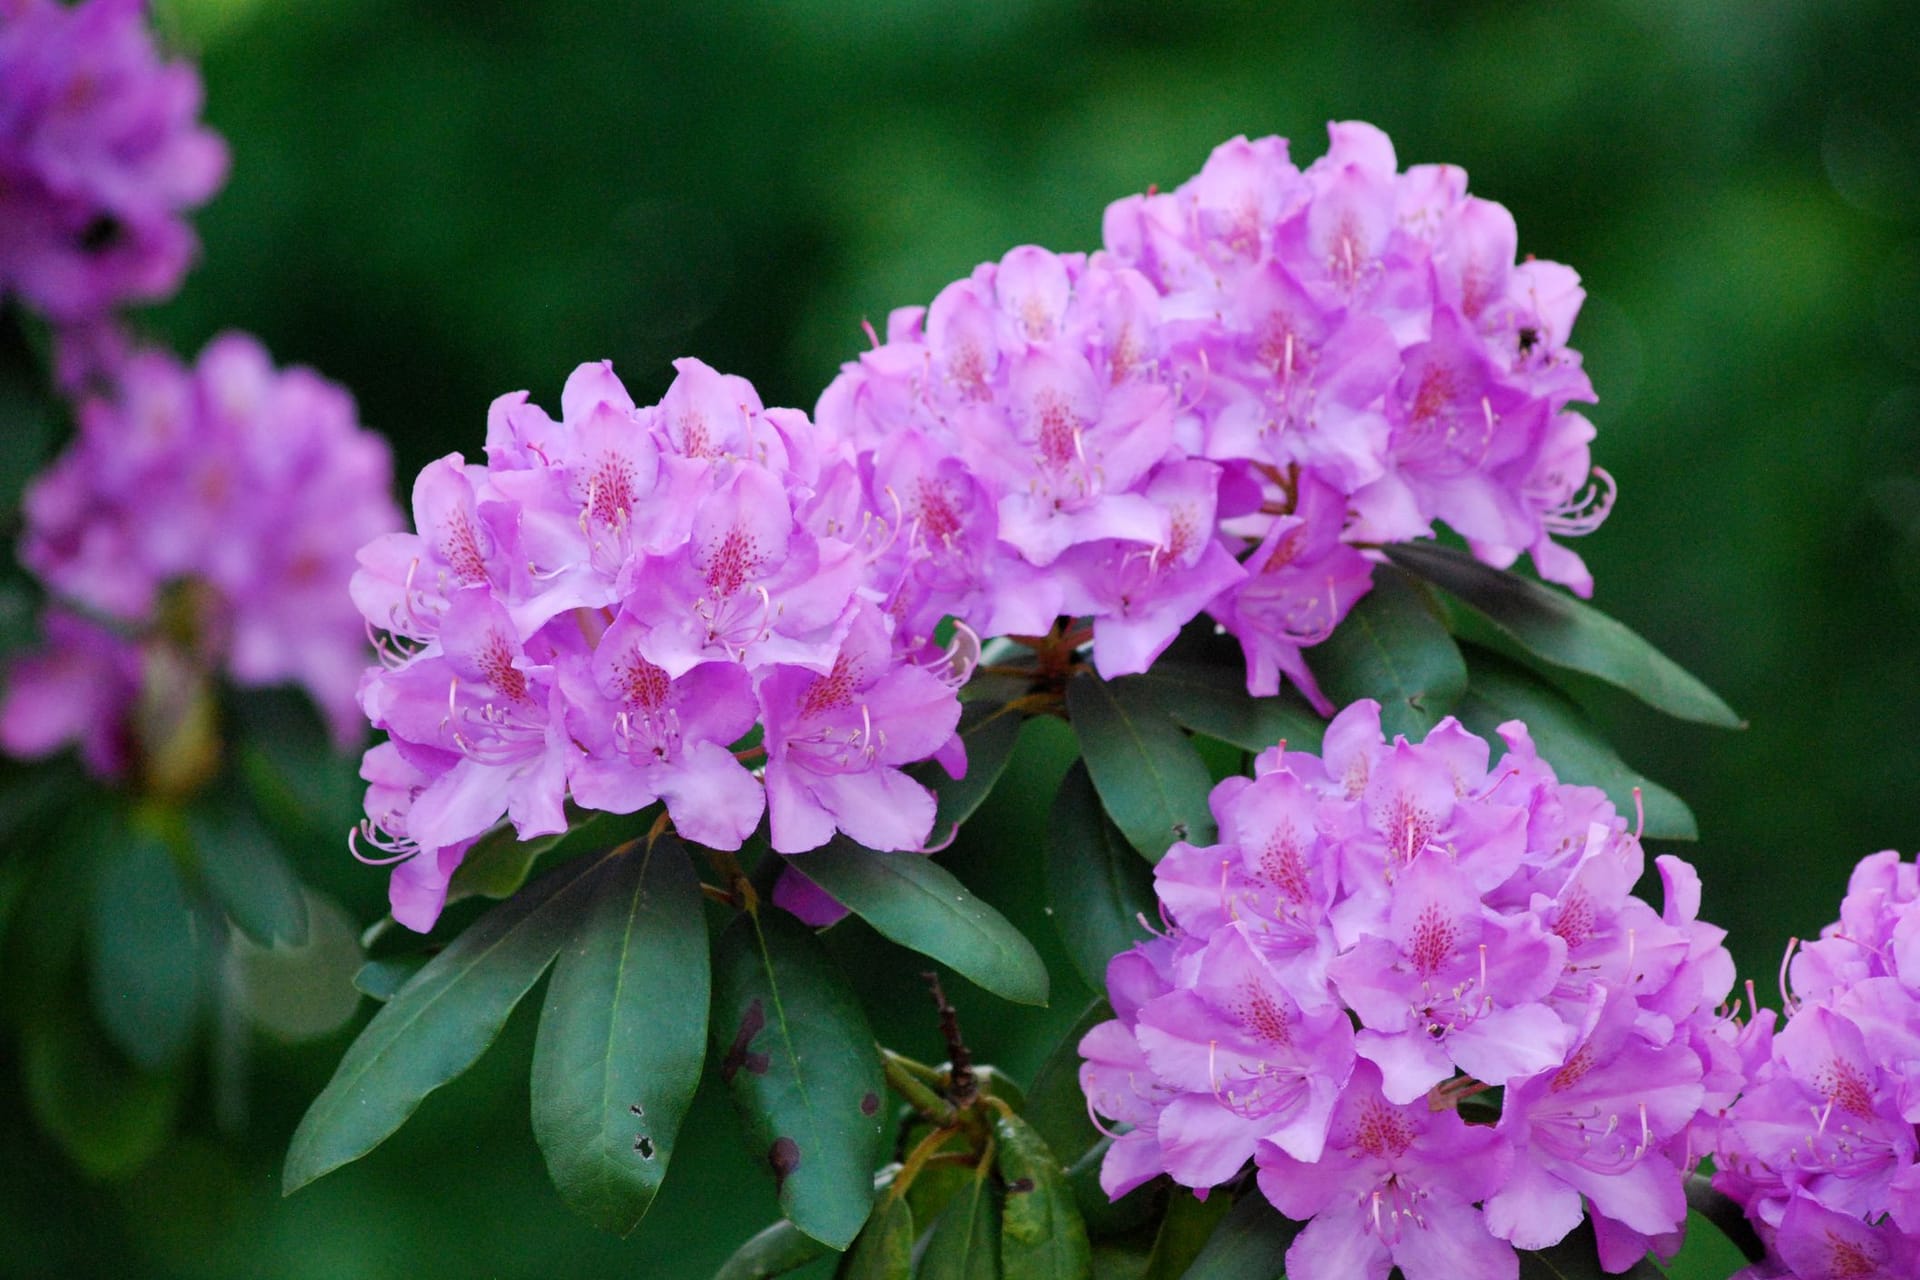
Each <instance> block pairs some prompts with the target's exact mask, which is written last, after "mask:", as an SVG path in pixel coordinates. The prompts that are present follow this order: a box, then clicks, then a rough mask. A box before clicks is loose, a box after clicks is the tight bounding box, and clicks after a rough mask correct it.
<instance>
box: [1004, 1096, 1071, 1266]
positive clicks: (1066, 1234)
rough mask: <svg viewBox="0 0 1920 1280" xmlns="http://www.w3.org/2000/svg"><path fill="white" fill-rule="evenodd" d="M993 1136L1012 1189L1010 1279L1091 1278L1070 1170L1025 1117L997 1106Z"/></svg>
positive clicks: (1007, 1224) (1007, 1245)
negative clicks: (1068, 1183) (1062, 1166)
mask: <svg viewBox="0 0 1920 1280" xmlns="http://www.w3.org/2000/svg"><path fill="white" fill-rule="evenodd" d="M993 1136H994V1140H995V1142H996V1143H997V1148H996V1150H997V1152H998V1157H997V1159H998V1163H999V1166H1000V1177H1001V1179H1002V1180H1003V1181H1004V1182H1005V1183H1006V1188H1007V1196H1006V1210H1005V1213H1004V1215H1003V1217H1002V1220H1001V1224H1000V1268H1001V1273H1002V1274H1003V1275H1004V1276H1005V1277H1006V1280H1089V1278H1090V1277H1091V1276H1092V1274H1093V1249H1092V1247H1091V1246H1090V1245H1089V1244H1088V1243H1087V1228H1086V1224H1085V1223H1084V1222H1082V1221H1081V1220H1080V1210H1079V1208H1078V1207H1077V1206H1076V1205H1075V1204H1074V1202H1073V1190H1072V1188H1070V1187H1069V1186H1068V1185H1067V1175H1066V1170H1064V1169H1062V1168H1061V1167H1060V1162H1059V1160H1057V1159H1055V1158H1054V1154H1053V1152H1052V1150H1050V1149H1049V1148H1048V1146H1047V1144H1046V1143H1045V1142H1043V1141H1041V1139H1040V1135H1039V1134H1037V1133H1035V1132H1034V1131H1033V1128H1032V1127H1031V1126H1030V1125H1028V1124H1027V1122H1026V1121H1024V1120H1022V1119H1021V1118H1020V1117H1019V1116H1016V1115H1013V1114H1011V1113H1009V1112H1003V1111H999V1110H997V1109H996V1111H995V1112H994V1117H993Z"/></svg>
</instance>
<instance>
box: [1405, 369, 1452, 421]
mask: <svg viewBox="0 0 1920 1280" xmlns="http://www.w3.org/2000/svg"><path fill="white" fill-rule="evenodd" d="M1453 398H1454V383H1453V371H1452V370H1450V369H1448V368H1446V367H1445V366H1444V365H1438V364H1433V365H1428V366H1427V368H1426V371H1425V372H1423V373H1422V374H1421V375H1420V385H1419V387H1418V388H1417V389H1416V390H1415V391H1414V393H1413V400H1412V402H1411V403H1410V404H1409V405H1408V406H1407V416H1408V417H1410V418H1412V419H1413V420H1414V421H1415V422H1421V423H1428V422H1432V421H1434V420H1435V419H1437V418H1439V417H1440V415H1442V414H1443V413H1445V412H1446V411H1447V406H1448V405H1450V404H1452V403H1453Z"/></svg>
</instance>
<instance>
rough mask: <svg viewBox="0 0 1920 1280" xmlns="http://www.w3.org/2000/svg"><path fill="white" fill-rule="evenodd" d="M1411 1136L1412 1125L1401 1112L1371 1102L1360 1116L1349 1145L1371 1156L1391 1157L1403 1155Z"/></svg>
mask: <svg viewBox="0 0 1920 1280" xmlns="http://www.w3.org/2000/svg"><path fill="white" fill-rule="evenodd" d="M1413 1138H1414V1133H1413V1126H1412V1125H1410V1124H1408V1123H1407V1118H1406V1117H1405V1116H1404V1115H1401V1114H1400V1112H1398V1111H1396V1110H1394V1109H1393V1108H1392V1107H1391V1106H1389V1105H1387V1104H1386V1103H1384V1102H1371V1103H1368V1104H1367V1108H1366V1110H1365V1111H1363V1112H1362V1113H1361V1115H1360V1123H1359V1126H1358V1128H1357V1129H1356V1130H1355V1131H1354V1135H1353V1145H1354V1146H1356V1147H1358V1148H1360V1149H1361V1150H1362V1151H1364V1152H1366V1153H1367V1154H1368V1155H1370V1156H1373V1157H1374V1158H1375V1159H1380V1160H1392V1159H1395V1158H1397V1157H1399V1156H1402V1155H1405V1154H1406V1151H1407V1148H1408V1147H1411V1146H1412V1145H1413Z"/></svg>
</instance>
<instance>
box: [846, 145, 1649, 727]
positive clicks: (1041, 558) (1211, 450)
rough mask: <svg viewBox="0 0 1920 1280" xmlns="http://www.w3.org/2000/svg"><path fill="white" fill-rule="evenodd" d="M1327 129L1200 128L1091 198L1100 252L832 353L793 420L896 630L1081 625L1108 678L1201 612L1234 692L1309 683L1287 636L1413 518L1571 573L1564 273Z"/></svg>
mask: <svg viewBox="0 0 1920 1280" xmlns="http://www.w3.org/2000/svg"><path fill="white" fill-rule="evenodd" d="M1330 133H1331V138H1332V146H1331V149H1330V150H1329V151H1328V152H1327V154H1326V155H1325V156H1323V157H1322V158H1321V159H1320V160H1318V161H1316V162H1315V163H1314V164H1312V165H1311V166H1310V167H1308V168H1307V169H1306V170H1304V171H1302V170H1300V169H1298V168H1296V167H1295V166H1294V165H1293V164H1292V163H1291V161H1290V160H1289V159H1288V156H1287V145H1286V142H1285V141H1284V140H1283V139H1279V138H1265V139H1262V140H1260V141H1257V142H1248V141H1246V140H1245V139H1244V138H1241V139H1235V140H1234V141H1232V142H1229V143H1226V144H1224V145H1223V146H1221V147H1220V148H1218V149H1217V150H1216V151H1215V152H1214V154H1213V156H1212V158H1211V159H1209V161H1208V162H1207V164H1206V166H1205V168H1204V169H1202V171H1201V172H1200V174H1199V175H1198V176H1196V177H1195V178H1193V179H1192V180H1191V181H1189V182H1188V183H1186V184H1185V185H1183V186H1182V187H1180V188H1179V189H1178V190H1176V191H1173V192H1171V193H1166V194H1150V195H1145V196H1136V197H1132V198H1129V199H1126V200H1122V201H1119V202H1118V203H1116V204H1114V205H1113V206H1112V207H1110V208H1109V209H1108V210H1107V214H1106V222H1105V228H1106V232H1105V239H1106V249H1105V251H1104V252H1102V253H1096V254H1094V255H1092V256H1091V257H1088V256H1084V255H1079V254H1067V255H1055V254H1052V253H1048V252H1046V251H1045V250H1042V249H1037V248H1033V247H1026V248H1020V249H1016V250H1014V251H1013V252H1012V253H1010V254H1008V255H1007V256H1006V257H1005V258H1003V259H1002V260H1001V261H1000V262H998V263H989V264H986V265H984V266H982V267H980V268H979V269H977V270H976V271H975V272H974V273H973V274H972V275H971V276H970V277H968V278H967V279H965V280H961V281H959V282H957V283H955V284H952V285H950V286H948V287H947V288H946V289H945V290H943V291H942V292H941V293H940V295H939V296H938V297H937V298H935V299H934V302H933V305H932V306H931V307H928V308H925V309H920V308H909V309H905V310H901V311H897V312H895V313H894V314H893V315H892V316H891V317H890V319H889V321H888V326H887V341H886V342H885V343H882V344H878V345H877V346H876V348H875V349H874V350H872V351H869V352H867V353H866V354H864V355H862V356H861V357H860V359H859V360H858V361H856V362H853V363H850V364H848V365H847V366H845V368H844V370H843V372H842V373H841V375H840V377H839V378H838V379H837V380H836V381H835V382H834V384H833V385H832V386H830V387H829V388H828V389H827V391H826V393H825V394H824V395H823V396H822V398H821V401H820V404H819V407H818V409H817V410H816V416H817V417H818V418H819V420H820V422H821V423H822V425H823V426H825V427H827V428H828V429H829V430H831V431H833V432H834V433H836V434H837V435H839V436H841V437H843V438H845V439H848V440H851V441H853V442H854V443H855V444H856V446H857V447H859V448H861V449H863V450H870V451H871V452H872V454H873V458H874V463H873V466H872V468H871V470H870V471H869V472H868V473H867V475H866V480H867V483H868V485H869V487H870V492H869V495H868V499H869V501H870V503H871V504H872V505H873V506H874V508H875V509H876V510H880V511H886V510H888V509H889V508H891V509H893V510H896V511H897V512H898V513H899V519H900V522H901V524H902V526H903V528H904V530H905V531H906V533H905V535H904V536H903V537H902V538H901V539H900V540H899V541H898V542H897V543H896V545H895V547H894V548H893V553H892V554H893V559H894V562H895V572H896V579H897V581H898V584H899V586H898V590H899V593H900V602H899V604H898V605H897V609H898V611H899V612H900V613H901V615H902V616H903V617H905V618H907V619H910V620H911V621H910V624H909V625H910V626H912V627H914V628H915V629H918V630H923V631H924V630H926V629H927V627H928V626H929V624H930V620H931V619H934V618H937V616H938V615H939V612H940V610H941V609H942V608H943V607H944V608H945V609H946V611H948V612H951V613H953V614H955V615H956V616H959V617H961V618H964V619H965V620H967V621H968V622H969V623H970V624H972V625H973V626H974V627H975V628H976V629H978V630H979V631H980V632H981V633H982V634H1000V633H1006V632H1026V631H1038V630H1044V628H1045V626H1046V625H1047V624H1048V623H1050V621H1051V619H1052V618H1053V617H1054V616H1055V615H1057V614H1062V613H1069V614H1074V615H1078V616H1085V617H1090V618H1092V619H1093V620H1094V622H1095V628H1094V655H1095V660H1096V662H1097V664H1098V665H1099V668H1100V670H1101V672H1102V674H1104V675H1108V676H1114V675H1122V674H1128V673H1133V672H1139V671H1142V670H1145V669H1146V667H1147V666H1148V665H1149V664H1150V663H1151V662H1152V661H1153V659H1154V658H1155V657H1156V656H1158V654H1159V653H1160V651H1161V650H1162V649H1164V648H1165V647H1166V645H1167V644H1168V643H1169V642H1170V641H1171V640H1172V638H1173V636H1174V634H1175V633H1176V632H1177V631H1178V630H1179V628H1180V626H1181V625H1182V624H1184V623H1185V622H1187V621H1189V620H1190V619H1192V618H1194V617H1195V616H1197V615H1198V614H1199V613H1200V612H1201V611H1202V610H1205V611H1208V612H1210V613H1212V615H1213V616H1214V617H1215V618H1216V619H1217V620H1218V621H1219V622H1220V623H1221V624H1222V625H1223V626H1225V627H1226V628H1227V629H1228V630H1229V631H1231V632H1233V633H1234V634H1235V635H1236V636H1237V637H1238V638H1239V640H1240V642H1241V645H1242V647H1243V648H1244V650H1245V652H1246V655H1247V662H1248V687H1249V689H1250V690H1251V691H1253V692H1254V693H1260V694H1264V693H1272V692H1275V691H1276V690H1277V688H1278V684H1279V679H1280V677H1281V676H1282V675H1285V676H1287V677H1288V678H1289V679H1291V680H1292V681H1294V682H1295V683H1296V684H1298V685H1299V686H1301V687H1302V688H1303V689H1304V690H1305V691H1307V692H1308V694H1309V696H1312V697H1315V698H1316V699H1317V698H1318V695H1317V693H1316V691H1315V690H1314V687H1313V683H1312V679H1311V676H1310V675H1309V673H1308V672H1307V669H1306V667H1305V664H1304V663H1303V662H1302V660H1301V658H1300V650H1301V649H1302V648H1303V647H1305V646H1307V645H1311V644H1313V643H1316V642H1317V641H1318V640H1319V639H1321V638H1324V637H1325V636H1326V635H1327V634H1328V633H1329V632H1330V631H1331V630H1332V629H1333V627H1334V626H1335V625H1336V624H1337V623H1338V622H1339V621H1340V619H1341V618H1342V617H1344V616H1345V614H1346V611H1347V610H1348V609H1349V608H1351V607H1352V605H1353V603H1354V602H1355V601H1356V600H1357V599H1358V598H1359V597H1360V596H1361V595H1363V594H1364V593H1365V592H1366V590H1367V588H1368V586H1369V585H1370V582H1371V573H1372V563H1371V561H1370V560H1369V559H1368V557H1367V555H1366V554H1365V553H1364V552H1365V549H1366V548H1371V547H1377V546H1379V545H1380V544H1383V543H1389V542H1396V541H1402V540H1405V539H1410V538H1419V537H1428V536H1431V535H1432V533H1433V524H1434V522H1435V521H1443V522H1445V523H1446V524H1448V525H1450V526H1452V527H1453V528H1454V529H1455V530H1457V531H1458V532H1460V533H1461V534H1462V535H1464V536H1465V537H1466V538H1467V539H1468V542H1469V544H1470V545H1471V546H1472V548H1473V550H1474V552H1475V554H1476V555H1478V556H1480V557H1481V558H1482V559H1484V560H1486V561H1488V562H1490V563H1493V564H1495V565H1498V566H1501V567H1505V566H1506V565H1508V564H1511V563H1512V562H1513V561H1514V560H1515V559H1516V558H1517V557H1518V556H1519V555H1520V554H1521V553H1522V552H1528V553H1531V555H1532V556H1533V559H1534V563H1535V565H1536V567H1538V569H1539V570H1540V572H1541V573H1542V575H1543V576H1545V577H1546V578H1548V579H1549V580H1552V581H1557V582H1563V583H1566V584H1567V585H1569V586H1571V587H1572V588H1573V589H1574V590H1576V591H1578V592H1580V593H1581V594H1586V593H1588V592H1589V591H1590V590H1591V586H1592V583H1591V579H1590V578H1589V577H1588V575H1587V573H1586V570H1585V568H1584V566H1583V565H1582V564H1581V562H1580V559H1579V557H1578V556H1576V555H1574V554H1573V553H1572V552H1571V551H1568V550H1567V549H1565V548H1564V547H1562V546H1560V545H1558V544H1557V543H1555V542H1554V541H1552V536H1553V535H1555V534H1562V535H1564V534H1578V533H1584V532H1587V531H1589V530H1590V529H1592V528H1594V527H1596V526H1597V525H1598V524H1599V523H1600V521H1601V520H1602V519H1604V518H1605V516H1606V513H1607V511H1608V509H1609V507H1610V505H1611V500H1612V488H1611V481H1610V480H1608V478H1607V477H1606V474H1605V473H1604V472H1599V471H1591V468H1590V465H1589V458H1588V453H1587V442H1588V441H1589V440H1590V439H1591V438H1592V435H1593V429H1592V427H1591V426H1590V425H1589V424H1588V423H1587V421H1586V420H1585V419H1584V418H1582V417H1580V416H1579V415H1577V414H1574V413H1570V412H1567V411H1566V406H1567V404H1568V403H1569V402H1570V401H1573V400H1591V399H1592V398H1593V395H1592V388H1591V386H1590V384H1589V383H1588V381H1587V378H1586V376H1585V374H1584V373H1583V372H1582V371H1581V368H1580V358H1579V355H1578V353H1576V352H1574V351H1573V350H1571V349H1570V348H1568V347H1567V346H1566V342H1567V338H1568V335H1569V331H1570V330H1571V328H1572V325H1573V320H1574V317H1575V314H1576V313H1577V312H1578V310H1579V307H1580V303H1581V301H1582V298H1583V296H1584V295H1583V293H1582V291H1581V290H1580V288H1579V285H1578V278H1577V277H1576V276H1575V274H1574V273H1573V272H1572V271H1571V270H1569V269H1568V268H1566V267H1563V266H1560V265H1559V264H1557V263H1550V262H1542V261H1535V260H1532V259H1529V260H1527V261H1526V262H1523V263H1519V264H1517V265H1516V264H1515V262H1514V256H1515V253H1516V235H1515V230H1514V223H1513V219H1512V217H1511V216H1510V215H1509V214H1508V213H1507V211H1506V210H1505V209H1504V208H1502V207H1501V206H1500V205H1498V204H1494V203H1492V202H1490V201H1486V200H1481V199H1478V198H1475V197H1472V196H1468V195H1467V194H1466V175H1465V174H1464V173H1463V172H1461V171H1460V170H1459V169H1457V168H1453V167H1451V166H1433V165H1428V166H1417V167H1415V168H1412V169H1409V170H1407V171H1406V172H1405V173H1400V172H1398V171H1397V170H1396V161H1395V158H1394V153H1393V147H1392V144H1391V143H1389V142H1388V140H1387V138H1386V137H1385V135H1383V134H1381V133H1380V132H1379V130H1377V129H1374V128H1372V127H1371V126H1369V125H1363V124H1336V125H1333V126H1331V128H1330ZM1590 471H1591V474H1592V475H1593V476H1594V477H1595V478H1596V479H1595V483H1594V484H1593V485H1591V486H1590V485H1589V483H1588V478H1589V474H1590ZM1325 709H1326V710H1329V711H1330V710H1331V707H1326V708H1325Z"/></svg>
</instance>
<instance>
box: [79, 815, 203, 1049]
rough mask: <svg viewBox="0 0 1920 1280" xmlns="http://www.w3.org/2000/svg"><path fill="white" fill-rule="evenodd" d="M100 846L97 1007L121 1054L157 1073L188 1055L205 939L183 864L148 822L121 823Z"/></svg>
mask: <svg viewBox="0 0 1920 1280" xmlns="http://www.w3.org/2000/svg"><path fill="white" fill-rule="evenodd" d="M111 839H112V843H111V844H110V845H109V846H108V847H107V848H104V849H101V850H99V851H98V856H97V860H96V861H95V863H94V876H93V885H92V892H91V898H90V907H89V911H88V924H89V929H88V951H87V954H88V960H89V962H90V963H89V977H90V979H91V982H90V986H91V989H92V993H93V1007H94V1009H95V1010H97V1011H98V1012H99V1014H100V1022H101V1025H102V1026H103V1027H105V1028H106V1031H107V1034H108V1035H109V1036H110V1037H111V1038H112V1039H113V1041H114V1043H115V1044H117V1045H118V1046H119V1047H120V1049H121V1051H122V1052H124V1053H125V1054H126V1055H127V1056H128V1057H129V1058H131V1059H133V1061H134V1062H136V1063H137V1064H139V1065H140V1066H142V1067H145V1068H146V1069H147V1070H149V1071H158V1070H162V1069H164V1068H166V1067H168V1066H170V1065H171V1064H173V1063H176V1062H178V1061H179V1060H180V1058H181V1056H182V1055H183V1054H184V1053H185V1052H186V1048H187V1045H188V1043H189V1042H190V1041H191V1040H192V1038H193V1031H194V1027H195V1025H196V1023H197V1022H198V1018H199V1012H200V995H201V983H200V943H199V942H198V941H197V940H196V932H197V925H198V924H199V922H197V921H195V920H194V918H193V911H192V909H191V907H189V905H188V903H187V891H186V886H185V885H184V884H183V883H181V879H180V872H179V868H178V867H177V866H175V864H174V860H173V855H172V854H171V853H169V852H168V851H167V847H166V845H165V843H164V842H163V841H162V840H161V839H160V837H159V836H158V835H157V834H156V833H154V832H152V831H151V830H148V829H146V828H145V827H141V828H137V829H129V828H125V827H121V828H116V829H115V830H114V833H113V836H112V837H111Z"/></svg>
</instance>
